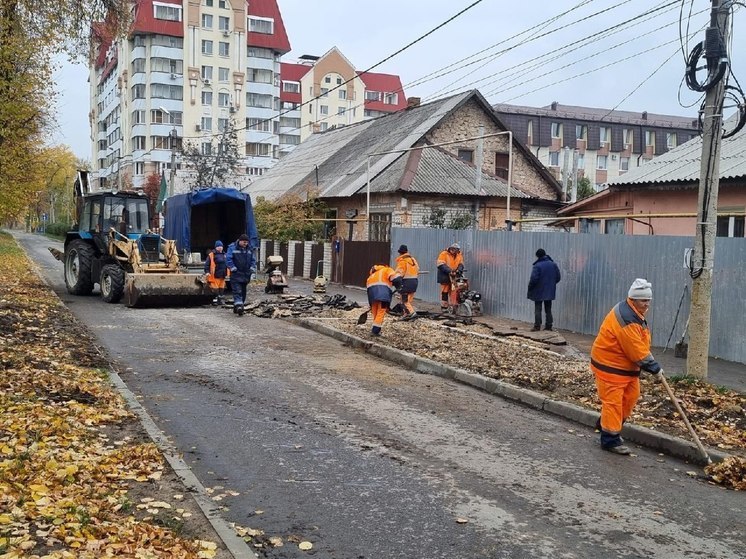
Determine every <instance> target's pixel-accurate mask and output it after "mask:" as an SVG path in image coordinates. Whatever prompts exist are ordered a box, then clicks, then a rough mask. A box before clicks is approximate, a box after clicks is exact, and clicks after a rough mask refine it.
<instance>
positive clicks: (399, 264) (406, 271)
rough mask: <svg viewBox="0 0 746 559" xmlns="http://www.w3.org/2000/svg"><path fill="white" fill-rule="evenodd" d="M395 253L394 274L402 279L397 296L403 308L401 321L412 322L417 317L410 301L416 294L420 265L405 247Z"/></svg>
mask: <svg viewBox="0 0 746 559" xmlns="http://www.w3.org/2000/svg"><path fill="white" fill-rule="evenodd" d="M397 252H398V253H399V256H398V257H397V258H396V273H397V275H398V276H399V277H401V279H402V285H401V289H400V290H399V295H400V296H401V303H402V305H403V306H404V317H403V320H412V319H413V318H416V317H417V312H416V311H415V310H414V305H412V300H413V299H414V294H415V293H416V292H417V284H418V283H419V279H418V278H417V276H418V275H419V273H420V265H419V264H418V263H417V260H415V258H414V256H412V255H411V254H409V248H407V245H401V246H400V247H399V250H398V251H397Z"/></svg>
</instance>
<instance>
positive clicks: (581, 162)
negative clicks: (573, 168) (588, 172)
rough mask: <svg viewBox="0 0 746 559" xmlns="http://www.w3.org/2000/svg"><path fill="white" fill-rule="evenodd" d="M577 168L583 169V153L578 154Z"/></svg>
mask: <svg viewBox="0 0 746 559" xmlns="http://www.w3.org/2000/svg"><path fill="white" fill-rule="evenodd" d="M578 169H585V154H584V153H579V154H578Z"/></svg>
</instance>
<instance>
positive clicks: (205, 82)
mask: <svg viewBox="0 0 746 559" xmlns="http://www.w3.org/2000/svg"><path fill="white" fill-rule="evenodd" d="M202 83H203V84H205V85H210V84H211V83H212V80H210V79H209V78H205V79H204V80H202Z"/></svg>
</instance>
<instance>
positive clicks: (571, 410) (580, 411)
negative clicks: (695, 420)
mask: <svg viewBox="0 0 746 559" xmlns="http://www.w3.org/2000/svg"><path fill="white" fill-rule="evenodd" d="M291 321H292V322H294V323H296V324H298V325H300V326H303V327H304V328H308V329H310V330H314V331H315V332H318V333H320V334H324V335H326V336H330V337H332V338H334V339H337V340H339V341H341V342H343V343H345V344H346V345H349V346H350V347H353V348H356V349H361V350H363V351H365V352H366V353H369V354H371V355H374V356H376V357H380V358H381V359H386V360H387V361H391V362H393V363H396V364H398V365H402V366H404V367H407V368H409V369H412V370H414V371H417V372H419V373H426V374H431V375H436V376H439V377H442V378H445V379H449V380H455V381H456V382H460V383H463V384H467V385H469V386H472V387H474V388H477V389H479V390H482V391H484V392H487V393H489V394H494V395H495V396H500V397H501V398H505V399H507V400H511V401H514V402H519V403H521V404H524V405H527V406H529V407H531V408H534V409H537V410H541V411H545V412H549V413H551V414H554V415H557V416H560V417H564V418H565V419H569V420H571V421H575V422H577V423H580V424H582V425H585V426H587V427H593V426H594V425H595V424H596V420H597V419H598V416H599V415H598V412H595V411H593V410H589V409H587V408H583V407H581V406H578V405H576V404H571V403H569V402H563V401H560V400H553V399H551V398H550V397H548V396H546V395H544V394H541V393H539V392H535V391H533V390H528V389H526V388H521V387H518V386H514V385H512V384H508V383H506V382H504V381H501V380H498V379H493V378H489V377H485V376H482V375H479V374H475V373H471V372H469V371H466V370H464V369H459V368H457V367H451V366H450V365H445V364H443V363H439V362H437V361H433V360H431V359H427V358H424V357H419V356H417V355H415V354H413V353H409V352H406V351H402V350H400V349H396V348H393V347H389V346H384V345H381V344H377V343H375V342H372V341H368V340H364V339H362V338H358V337H356V336H353V335H352V334H348V333H347V332H343V331H341V330H337V329H335V328H332V327H330V326H328V325H326V324H322V323H319V322H316V321H314V320H313V319H306V318H293V319H291ZM622 435H624V437H625V439H627V440H628V441H631V442H634V443H637V444H639V445H642V446H645V447H648V448H651V449H653V450H659V451H661V452H664V453H666V454H669V455H671V456H675V457H677V458H682V459H684V460H687V461H689V462H692V463H693V464H698V465H700V466H704V465H706V464H707V461H706V460H705V458H704V457H702V455H701V454H700V452H699V449H698V448H697V447H696V445H695V444H694V443H691V442H689V441H685V440H683V439H679V438H677V437H673V436H671V435H667V434H665V433H660V432H658V431H655V430H654V429H649V428H647V427H641V426H638V425H625V426H624V429H623V431H622ZM707 452H708V454H709V455H710V458H711V459H712V460H713V462H719V461H722V460H724V459H726V458H728V457H729V456H730V454H727V453H725V452H722V451H719V450H714V449H710V448H708V449H707Z"/></svg>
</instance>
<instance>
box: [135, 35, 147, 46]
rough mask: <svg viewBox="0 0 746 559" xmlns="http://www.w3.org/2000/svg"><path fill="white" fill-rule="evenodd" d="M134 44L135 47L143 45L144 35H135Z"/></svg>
mask: <svg viewBox="0 0 746 559" xmlns="http://www.w3.org/2000/svg"><path fill="white" fill-rule="evenodd" d="M135 46H136V47H144V46H145V35H135Z"/></svg>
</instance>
